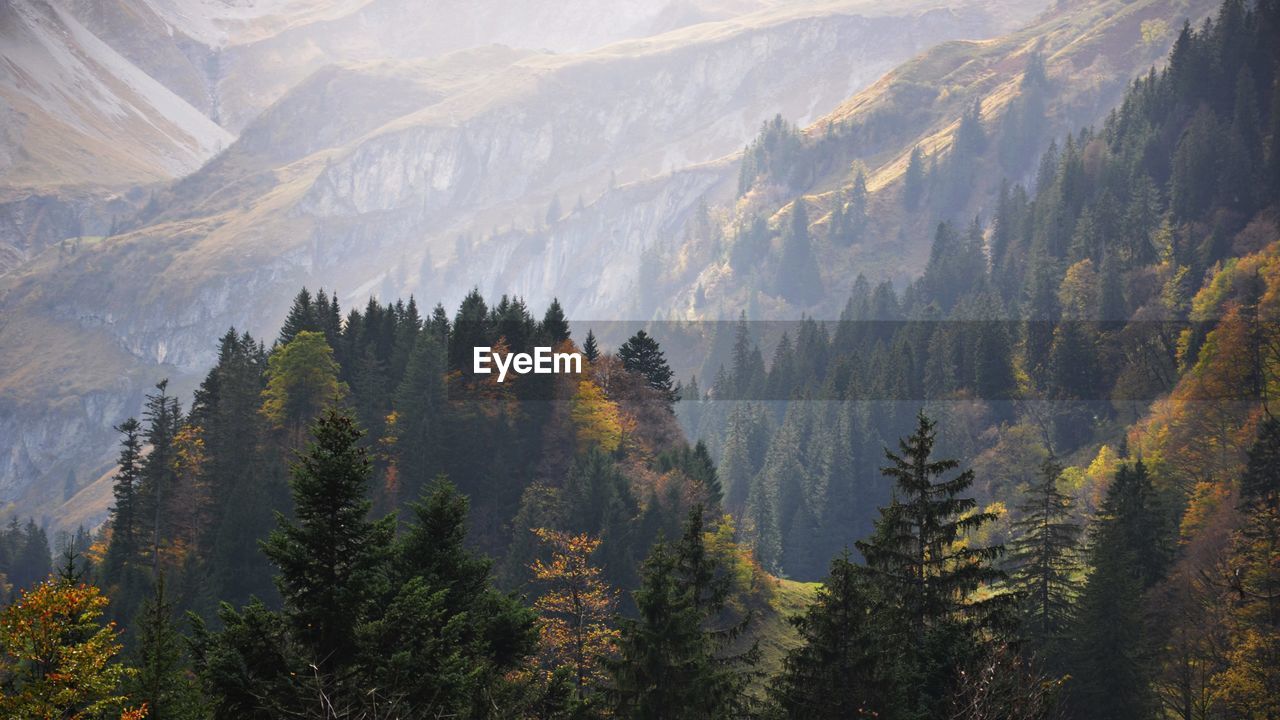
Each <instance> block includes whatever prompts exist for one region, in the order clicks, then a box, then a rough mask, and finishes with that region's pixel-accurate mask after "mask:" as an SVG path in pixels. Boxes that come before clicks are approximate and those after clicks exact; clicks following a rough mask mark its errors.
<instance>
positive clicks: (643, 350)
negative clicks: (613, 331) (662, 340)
mask: <svg viewBox="0 0 1280 720" xmlns="http://www.w3.org/2000/svg"><path fill="white" fill-rule="evenodd" d="M618 358H619V359H621V360H622V366H623V367H624V368H626V369H627V372H633V373H638V374H640V375H641V376H643V377H644V379H645V383H646V384H647V385H648V386H649V387H651V388H653V389H654V390H656V391H658V393H659V394H660V395H661V396H662V398H663V399H664V400H666V401H667V402H668V403H673V402H675V401H676V400H679V399H680V398H678V397H676V394H675V387H674V386H673V385H672V382H671V379H672V377H673V375H674V373H672V371H671V366H670V365H668V364H667V359H666V357H665V356H663V354H662V348H661V346H659V345H658V341H657V340H654V339H653V338H652V337H650V336H649V334H648V333H646V332H645V331H644V330H637V331H636V334H635V335H632V336H631V338H630V339H628V340H627V341H626V342H625V343H623V344H622V347H620V348H618Z"/></svg>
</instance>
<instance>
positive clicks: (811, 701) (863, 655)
mask: <svg viewBox="0 0 1280 720" xmlns="http://www.w3.org/2000/svg"><path fill="white" fill-rule="evenodd" d="M873 592H874V589H873V588H872V587H871V586H870V585H869V583H868V580H867V576H866V574H865V573H863V572H861V571H860V570H859V569H858V567H857V566H856V565H854V563H853V562H851V561H850V559H849V555H848V553H847V552H846V553H844V554H843V555H841V556H839V557H836V558H835V559H834V560H832V561H831V571H830V574H829V575H828V576H827V579H826V580H825V581H824V582H823V584H822V588H821V589H820V590H819V591H818V596H817V598H816V599H815V601H814V603H813V605H811V606H810V607H809V609H808V610H806V611H805V612H804V613H803V614H801V615H798V616H796V617H794V618H792V619H791V623H792V624H793V625H794V626H795V627H796V629H797V630H798V631H799V633H800V638H801V640H802V641H803V645H801V646H800V647H799V648H797V649H796V650H793V651H792V652H791V653H790V654H788V655H787V658H786V660H785V661H784V665H783V671H782V674H781V677H779V678H778V679H777V680H776V681H775V682H774V683H772V688H771V700H772V704H773V708H772V711H771V715H775V716H777V717H781V718H812V719H813V720H844V719H845V718H859V717H868V718H870V717H891V714H890V713H891V711H892V710H893V709H894V708H896V707H899V706H900V704H901V702H902V698H901V697H899V696H897V695H895V692H896V688H895V686H894V683H893V678H892V673H893V671H894V667H893V664H892V660H890V659H888V658H889V656H890V653H889V652H887V648H885V647H884V646H883V645H882V644H881V643H882V642H883V640H884V638H882V637H881V636H880V635H879V633H880V632H881V631H882V630H881V629H880V628H877V627H875V625H876V623H877V616H876V614H875V613H876V602H875V601H873V600H872V593H873Z"/></svg>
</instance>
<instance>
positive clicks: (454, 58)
mask: <svg viewBox="0 0 1280 720" xmlns="http://www.w3.org/2000/svg"><path fill="white" fill-rule="evenodd" d="M990 7H991V8H993V10H988V9H987V5H986V4H983V3H979V4H976V5H973V6H968V7H965V8H962V9H960V10H956V11H942V10H938V9H937V5H936V4H935V3H932V2H920V3H904V4H901V5H892V6H887V7H878V8H875V7H871V6H869V5H867V4H865V3H860V2H855V3H848V2H845V3H833V4H831V5H828V6H819V7H817V8H814V7H809V6H805V7H792V6H786V7H780V8H778V9H775V10H768V11H764V12H761V13H757V14H755V15H751V16H749V17H742V18H737V19H734V20H729V21H722V22H712V23H704V24H702V25H697V26H693V27H687V28H683V29H677V30H673V31H671V32H668V33H665V34H662V35H660V36H655V37H653V38H649V39H646V40H643V41H629V42H624V43H620V44H616V45H612V46H608V47H605V48H601V49H599V50H594V51H590V52H584V53H579V54H574V55H556V54H552V53H545V52H544V53H534V54H529V53H527V52H520V51H509V50H503V49H498V48H492V49H487V50H486V49H480V50H474V51H466V52H462V53H456V54H453V55H449V56H447V57H443V58H440V59H438V60H409V61H379V62H374V63H355V64H347V65H343V66H341V67H338V68H333V69H330V70H325V71H323V72H321V73H318V74H317V75H315V76H313V77H312V78H311V79H309V80H308V81H307V82H304V83H302V84H301V85H299V86H298V87H297V88H296V89H295V90H294V91H291V92H289V93H287V94H286V95H285V96H284V97H282V98H281V100H280V102H279V103H277V104H276V105H275V106H273V107H272V108H271V110H269V111H268V112H266V113H264V114H263V115H262V117H261V118H259V119H258V120H257V121H255V122H253V123H251V124H250V125H249V126H247V127H246V129H245V132H244V137H243V138H241V140H239V141H238V142H236V143H235V144H234V145H233V146H232V147H230V148H229V149H228V150H227V151H226V152H225V153H223V154H222V155H221V156H220V157H219V158H218V159H216V160H215V161H214V162H212V163H210V164H209V165H207V166H206V167H205V168H203V169H202V170H200V171H199V172H197V173H195V174H193V175H191V176H188V177H187V178H184V179H183V180H182V181H180V182H178V183H175V184H173V185H171V186H169V187H167V188H161V189H157V190H156V192H154V193H153V194H151V195H150V199H149V202H147V203H146V207H144V208H143V209H142V210H141V211H140V212H138V213H136V214H134V215H133V216H132V217H126V218H121V219H120V222H119V226H120V227H119V229H120V232H119V233H118V234H116V235H115V236H113V237H109V238H105V239H102V240H100V241H99V240H93V239H86V240H84V241H82V242H80V243H77V244H75V246H74V248H73V251H72V252H66V251H63V250H51V251H49V252H46V253H44V254H43V255H41V256H40V257H38V258H35V259H34V260H32V261H31V262H29V263H27V264H26V265H25V266H24V267H23V268H21V270H20V271H19V272H14V273H10V275H9V276H8V277H6V278H4V279H3V281H2V282H0V292H2V293H3V294H4V297H3V300H0V302H2V303H3V305H4V307H5V310H6V313H7V314H9V315H10V316H11V317H12V318H13V320H12V321H11V322H10V324H9V325H8V326H7V327H6V328H3V329H0V349H2V352H0V357H3V362H4V372H3V377H4V378H5V380H4V381H2V382H3V391H2V393H3V399H2V400H0V405H2V406H3V409H2V410H0V426H3V427H4V428H5V430H6V432H5V436H6V437H14V438H17V439H18V440H17V441H16V442H15V444H14V446H12V447H10V448H7V449H5V451H4V453H3V455H4V457H5V458H6V459H5V460H4V463H5V466H4V467H3V468H0V472H2V473H3V474H4V476H5V477H6V478H12V481H11V483H10V487H11V488H13V489H12V490H11V491H10V492H9V493H8V494H7V495H6V498H7V499H10V500H14V501H17V502H19V503H20V504H21V505H22V506H23V507H49V505H48V503H49V502H54V501H56V502H61V500H62V498H60V497H57V496H58V495H59V493H60V492H61V490H60V488H63V487H64V486H66V483H65V482H64V481H65V478H66V477H67V475H68V473H73V474H74V475H75V477H76V478H77V480H76V482H73V483H71V485H72V486H74V485H76V484H78V483H82V482H84V481H86V480H87V479H88V478H89V477H96V475H97V470H98V469H100V468H101V467H102V464H101V463H102V461H103V460H105V457H106V453H107V452H108V448H109V446H110V440H109V438H110V436H111V433H110V430H109V428H110V426H111V425H112V424H113V423H115V422H118V421H119V420H121V419H122V417H123V416H124V415H126V414H128V413H132V412H134V410H131V409H127V408H130V407H136V405H133V403H136V402H137V399H138V397H139V395H140V394H141V392H142V390H143V388H146V387H147V386H148V385H149V384H150V382H151V381H153V380H154V379H158V378H159V377H162V376H166V375H172V376H174V381H175V387H176V389H178V390H180V391H181V390H184V389H186V384H187V383H189V381H190V378H191V377H192V376H191V375H190V373H192V372H198V371H200V370H202V369H203V368H204V367H206V366H207V363H208V362H210V360H211V359H212V352H213V348H212V347H211V346H209V344H208V338H209V337H213V336H216V335H218V334H219V333H220V332H221V331H222V330H225V328H226V327H227V326H230V325H235V326H236V327H239V328H247V329H250V330H259V329H261V328H263V327H271V326H272V325H274V324H276V323H277V322H278V320H279V318H281V317H282V316H283V314H284V311H285V307H286V302H287V299H288V297H289V296H290V295H292V293H293V292H294V290H295V289H296V287H298V286H299V285H301V284H304V283H305V284H310V285H312V286H315V285H320V284H322V285H325V286H328V287H335V286H337V287H341V288H343V289H345V290H346V294H345V295H344V297H343V299H344V301H348V302H350V301H354V302H356V303H359V302H360V301H361V298H363V297H366V296H367V295H368V294H370V293H379V294H382V295H384V296H390V295H392V294H394V293H399V292H415V291H416V292H418V293H419V294H422V295H425V294H427V293H425V292H423V291H424V290H430V291H431V292H430V295H431V296H435V297H443V298H445V299H446V300H447V301H453V300H456V299H457V298H458V297H460V296H461V294H462V292H463V291H464V290H465V289H466V288H467V287H469V286H470V284H481V285H483V286H485V287H495V288H497V289H498V290H503V288H498V286H497V284H498V282H499V280H500V279H501V278H499V277H497V276H496V275H495V274H494V269H495V268H496V267H497V266H496V263H498V262H501V261H502V259H503V258H504V257H506V258H510V259H511V260H510V261H509V262H510V263H511V265H510V270H511V271H518V270H520V269H521V268H522V267H523V268H524V269H525V270H527V272H524V273H523V274H522V276H521V277H520V278H518V280H519V281H520V282H522V283H524V282H527V283H529V285H527V286H526V285H521V286H520V287H517V288H514V289H515V290H516V291H517V292H521V293H524V294H526V295H528V296H530V299H531V300H532V299H534V298H547V297H550V296H551V295H553V294H555V293H556V292H558V288H559V287H561V286H564V287H566V288H567V287H569V286H570V285H571V284H574V285H577V286H578V287H581V290H580V291H579V292H577V293H574V296H573V297H566V298H564V300H565V302H566V303H567V304H568V307H570V309H571V310H573V311H574V312H575V313H576V314H578V316H579V317H582V316H583V315H582V313H587V312H595V313H604V314H610V315H613V316H615V317H616V316H619V315H622V314H626V313H629V312H631V310H630V303H629V302H627V300H626V296H627V294H628V293H629V292H631V288H632V287H633V283H634V280H633V279H632V278H634V274H633V271H634V270H635V269H636V268H637V267H638V265H637V264H638V262H639V259H640V256H641V254H642V253H643V252H644V251H645V250H646V249H647V248H649V247H650V246H652V244H653V243H654V241H655V240H657V239H659V238H660V237H667V236H670V235H672V234H674V233H676V232H677V228H678V227H679V226H680V224H681V222H682V219H683V217H684V216H685V215H686V214H687V211H688V210H689V209H690V208H691V207H692V206H693V204H694V203H696V200H697V197H698V196H700V195H701V194H702V193H703V192H705V190H706V189H707V188H709V187H711V186H713V185H715V184H716V182H718V180H717V179H716V178H717V177H718V176H717V174H716V172H714V171H712V172H706V171H704V170H702V169H694V170H692V171H690V173H688V174H685V173H677V174H675V175H673V176H672V177H678V178H680V180H679V181H678V182H677V183H676V184H675V185H672V186H668V187H666V188H664V189H663V190H662V191H661V192H658V193H656V194H655V193H653V192H651V190H650V188H652V187H654V186H653V185H652V184H651V181H643V180H640V179H642V178H646V177H651V176H653V175H655V174H658V173H663V172H666V171H668V170H670V169H673V168H677V167H681V166H684V165H687V164H691V163H698V162H701V161H706V160H712V159H714V158H717V157H721V156H723V155H725V154H726V153H730V152H732V151H733V150H734V149H735V148H737V147H740V146H741V145H742V143H744V142H745V141H746V140H747V139H748V138H749V137H750V136H751V134H752V133H753V132H754V129H755V127H756V126H757V124H758V123H759V122H760V121H761V120H762V119H764V118H767V117H770V116H772V115H774V114H775V113H777V112H780V111H781V112H784V113H785V114H787V115H788V116H796V117H805V116H808V117H817V116H818V115H820V114H822V113H824V112H826V111H828V110H829V109H830V108H832V107H834V106H835V105H836V104H837V103H838V102H839V101H840V100H842V99H843V98H845V97H847V96H848V95H849V94H850V93H851V92H854V91H856V90H857V89H858V88H859V87H862V86H864V85H865V84H867V83H869V82H871V81H872V80H874V79H875V77H877V76H878V75H879V74H881V73H882V72H884V71H885V70H887V69H889V68H890V67H891V66H892V64H894V63H895V62H898V61H901V60H903V59H905V58H907V57H909V56H910V55H911V54H914V53H915V52H918V51H919V50H921V49H923V48H925V47H927V46H929V45H931V44H933V43H935V42H937V41H939V40H944V39H948V38H952V37H956V36H970V37H974V36H984V35H988V34H990V33H991V32H993V31H995V30H997V29H999V28H1001V27H1003V24H1004V23H1006V22H1008V21H1009V20H1010V19H1011V18H1013V19H1016V18H1019V17H1022V16H1024V15H1025V13H1026V12H1027V6H1026V5H1022V6H1021V7H1020V8H1019V7H1014V8H1009V7H1006V6H1003V5H1001V4H1000V3H994V4H992V5H991V6H990ZM851 59H852V61H851ZM356 88H358V89H360V91H361V92H363V93H367V94H364V95H356V94H353V93H352V89H356ZM361 97H364V98H370V99H375V100H377V102H364V101H361V100H360V98H361ZM384 98H389V99H384ZM614 178H616V179H617V183H622V184H620V185H619V184H617V183H615V182H614V180H613V179H614ZM633 179H634V180H637V182H628V181H630V180H633ZM680 183H688V184H686V185H683V186H681V184H680ZM611 187H612V188H613V190H610V188H611ZM601 193H604V197H605V198H608V200H606V201H604V202H596V203H593V204H594V206H595V210H594V211H593V212H594V213H595V215H594V217H595V219H594V220H593V221H592V222H593V223H594V224H595V228H604V227H607V228H608V229H609V234H610V236H611V238H612V239H611V240H610V241H609V242H601V237H600V236H599V235H595V234H594V233H595V232H596V230H593V229H591V228H584V230H583V234H581V235H579V236H578V237H577V238H576V239H575V240H574V241H573V242H572V243H571V244H569V245H565V246H563V247H560V248H556V249H554V250H553V251H552V252H548V253H543V252H540V251H539V250H538V248H537V246H529V245H524V246H523V247H520V243H521V242H522V241H520V240H519V237H520V236H521V235H522V233H521V232H514V233H513V232H512V230H511V229H512V228H513V226H520V227H528V226H530V225H539V224H542V223H545V222H546V217H547V215H548V213H547V208H548V206H549V205H551V204H552V202H553V200H554V199H555V197H556V196H557V195H559V197H560V199H561V200H562V201H563V202H564V206H566V207H567V206H570V204H571V203H572V199H573V198H574V197H575V196H578V195H582V196H584V197H595V196H598V195H600V194H601ZM637 203H638V204H637ZM606 207H607V208H609V211H608V213H607V214H606V213H604V212H602V211H603V210H604V209H605V208H606ZM617 218H625V223H626V224H623V222H622V221H619V220H618V219H617ZM554 220H555V218H553V221H554ZM496 228H505V229H504V230H501V231H498V232H496V233H495V229H496ZM486 235H488V236H496V237H498V238H500V239H498V240H496V241H494V243H493V244H492V246H491V247H490V244H489V242H488V241H485V240H480V239H479V238H483V237H485V236H486ZM459 237H462V238H464V239H463V240H461V241H459V239H458V238H459ZM504 238H505V239H504ZM512 241H514V242H516V246H511V245H508V243H510V242H512ZM504 245H507V247H508V249H506V250H504V249H502V247H503V246H504ZM526 256H529V257H530V259H529V260H528V261H522V260H521V258H524V257H526ZM547 263H551V264H547ZM606 267H614V268H616V269H615V270H611V271H610V272H611V273H612V274H610V275H609V276H608V277H609V279H610V282H608V283H607V284H606V283H601V282H594V283H593V282H590V278H592V277H593V276H594V277H599V276H600V275H601V274H602V273H603V271H604V268H606ZM570 277H580V278H583V279H584V280H583V281H582V282H581V284H578V283H577V281H575V282H574V283H570V282H569V281H568V279H569V278H570ZM442 288H444V289H447V292H443V291H442V290H441V289H442ZM455 288H456V292H455ZM36 336H43V337H47V338H48V340H47V343H48V344H50V345H53V346H61V347H67V348H72V347H74V348H76V351H75V352H72V353H69V354H67V355H66V356H65V357H63V358H60V359H59V361H58V363H55V364H49V363H47V361H46V360H44V359H42V355H41V353H40V352H39V351H38V350H36V349H34V348H32V347H30V346H29V345H26V344H25V341H24V338H31V337H36ZM98 357H101V358H105V359H108V361H106V362H96V361H92V360H90V358H98ZM55 365H56V367H55ZM68 376H74V377H75V378H76V380H75V381H74V384H73V385H71V386H67V385H66V384H65V383H66V380H65V378H67V377H68ZM9 378H22V379H23V381H22V382H9ZM99 393H101V397H102V398H103V399H102V400H100V401H94V402H87V399H88V398H94V397H98V394H99ZM108 398H109V400H108ZM73 426H74V427H78V428H86V430H82V432H84V433H85V435H81V436H79V437H74V438H73V437H72V436H70V435H68V434H66V433H64V432H63V431H62V429H63V428H66V427H73ZM89 426H93V427H96V428H97V430H94V431H92V432H89V431H88V430H87V428H88V427H89ZM19 429H21V431H20V432H19ZM10 431H12V432H10ZM86 435H91V436H92V439H88V438H87V437H86ZM84 448H93V450H92V453H93V455H94V459H93V460H92V461H90V462H86V461H85V457H87V456H86V455H81V454H80V453H83V452H85V450H84ZM90 468H92V469H90ZM50 477H57V478H58V483H57V484H56V488H59V489H55V487H54V485H51V484H50V483H49V482H47V481H45V482H39V481H37V478H50Z"/></svg>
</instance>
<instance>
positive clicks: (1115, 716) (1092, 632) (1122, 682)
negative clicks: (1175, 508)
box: [1070, 461, 1168, 720]
mask: <svg viewBox="0 0 1280 720" xmlns="http://www.w3.org/2000/svg"><path fill="white" fill-rule="evenodd" d="M1167 541H1168V538H1167V530H1166V529H1165V527H1164V522H1163V518H1162V513H1161V510H1160V507H1159V504H1158V503H1157V502H1156V498H1155V493H1154V490H1153V488H1152V485H1151V479H1150V477H1149V476H1148V474H1147V470H1146V467H1145V466H1144V465H1143V464H1142V462H1141V461H1139V462H1138V463H1137V464H1135V465H1127V464H1126V465H1121V466H1120V468H1119V469H1118V470H1117V471H1116V476H1115V479H1114V480H1113V481H1112V483H1111V486H1110V487H1109V488H1108V489H1107V497H1106V499H1105V500H1104V502H1103V506H1102V512H1101V516H1100V517H1099V519H1098V521H1097V524H1096V525H1095V526H1094V528H1093V532H1092V537H1091V538H1090V545H1089V551H1088V556H1089V567H1090V572H1089V576H1088V578H1087V579H1086V581H1085V584H1084V588H1083V590H1082V591H1081V593H1080V600H1079V605H1078V609H1077V611H1076V622H1075V627H1074V630H1073V635H1074V648H1073V652H1072V664H1073V672H1072V676H1073V678H1074V679H1073V682H1072V683H1071V686H1070V688H1071V690H1072V698H1071V699H1072V704H1073V706H1074V708H1075V710H1076V712H1078V713H1080V714H1081V716H1082V717H1090V718H1099V719H1101V720H1120V719H1121V718H1130V719H1135V718H1146V717H1153V715H1152V713H1154V712H1155V706H1154V698H1153V697H1152V695H1151V691H1150V684H1149V679H1150V674H1151V672H1152V669H1153V661H1152V656H1151V652H1152V650H1153V648H1152V638H1151V637H1150V636H1149V635H1148V633H1147V632H1146V630H1147V628H1146V626H1145V623H1144V611H1143V606H1142V595H1143V592H1144V591H1145V590H1147V589H1149V588H1150V587H1151V586H1153V585H1154V584H1155V583H1156V581H1158V580H1159V579H1160V578H1161V577H1163V574H1164V568H1165V567H1166V565H1167V560H1168V553H1167V549H1166V548H1167V545H1166V544H1167Z"/></svg>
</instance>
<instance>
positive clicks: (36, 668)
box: [0, 578, 145, 720]
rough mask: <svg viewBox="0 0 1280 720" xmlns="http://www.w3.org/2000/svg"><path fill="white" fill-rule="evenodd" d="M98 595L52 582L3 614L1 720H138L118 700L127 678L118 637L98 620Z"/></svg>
mask: <svg viewBox="0 0 1280 720" xmlns="http://www.w3.org/2000/svg"><path fill="white" fill-rule="evenodd" d="M106 606H107V599H106V598H105V597H103V595H102V594H101V593H100V592H99V590H98V588H96V587H94V586H92V585H86V584H73V583H70V582H67V581H64V580H60V579H54V578H50V579H49V580H46V581H45V582H43V583H41V584H39V585H37V586H35V587H34V588H31V589H30V590H28V591H26V592H24V593H23V594H22V596H21V597H19V598H18V600H17V601H16V602H14V603H13V604H12V605H10V606H9V607H7V608H5V609H4V612H3V613H0V646H2V647H3V648H4V654H3V655H2V656H0V715H3V716H4V717H9V718H31V719H33V720H46V719H48V720H52V719H53V718H58V719H59V720H81V719H84V720H89V719H90V718H95V719H96V718H103V717H109V716H116V715H118V716H119V717H120V718H122V720H141V718H142V717H144V716H145V712H144V711H143V710H129V709H127V708H126V707H125V706H126V704H127V700H126V698H124V697H123V696H121V695H119V694H117V692H118V688H119V686H120V682H121V680H123V679H124V678H125V676H126V675H127V674H128V672H129V671H128V670H126V669H125V667H124V666H123V665H121V664H120V663H119V662H118V660H117V655H118V653H119V652H120V647H121V645H120V641H119V635H120V633H119V632H118V631H117V630H116V628H115V625H114V624H111V623H107V624H105V625H104V624H102V623H101V622H100V618H101V617H102V613H103V610H104V608H106Z"/></svg>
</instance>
